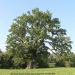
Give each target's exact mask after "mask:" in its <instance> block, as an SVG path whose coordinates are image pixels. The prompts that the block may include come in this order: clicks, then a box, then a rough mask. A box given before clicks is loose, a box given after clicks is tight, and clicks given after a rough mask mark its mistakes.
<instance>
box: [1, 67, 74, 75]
mask: <svg viewBox="0 0 75 75" xmlns="http://www.w3.org/2000/svg"><path fill="white" fill-rule="evenodd" d="M0 75H75V68H46V69H14V70H13V69H0Z"/></svg>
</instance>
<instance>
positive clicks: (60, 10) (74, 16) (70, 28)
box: [0, 0, 75, 53]
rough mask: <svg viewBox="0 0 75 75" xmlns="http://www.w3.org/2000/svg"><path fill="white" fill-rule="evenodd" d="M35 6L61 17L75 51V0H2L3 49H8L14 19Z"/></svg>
mask: <svg viewBox="0 0 75 75" xmlns="http://www.w3.org/2000/svg"><path fill="white" fill-rule="evenodd" d="M34 8H39V9H40V10H42V11H46V10H49V11H50V12H51V13H52V16H53V17H56V18H59V20H60V22H61V27H62V28H65V29H66V30H67V34H68V36H69V37H70V38H71V40H72V41H73V43H72V52H74V53H75V34H74V33H75V0H0V48H1V50H2V51H5V50H6V38H7V35H8V34H9V32H8V30H9V29H10V27H11V24H12V22H13V20H14V19H15V18H16V17H17V16H20V15H22V14H23V13H25V12H27V11H28V10H29V11H31V10H32V9H34Z"/></svg>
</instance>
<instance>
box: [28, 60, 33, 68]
mask: <svg viewBox="0 0 75 75" xmlns="http://www.w3.org/2000/svg"><path fill="white" fill-rule="evenodd" d="M30 68H32V62H31V61H29V62H28V63H27V69H30Z"/></svg>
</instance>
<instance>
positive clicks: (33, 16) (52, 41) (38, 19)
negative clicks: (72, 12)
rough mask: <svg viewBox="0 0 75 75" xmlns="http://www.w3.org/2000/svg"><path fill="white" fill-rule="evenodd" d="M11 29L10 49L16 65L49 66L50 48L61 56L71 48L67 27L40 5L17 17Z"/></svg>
mask: <svg viewBox="0 0 75 75" xmlns="http://www.w3.org/2000/svg"><path fill="white" fill-rule="evenodd" d="M9 32H10V34H9V35H8V36H7V53H8V55H9V56H10V57H11V56H12V57H13V59H12V60H13V63H14V65H15V66H16V67H19V66H23V67H25V68H26V65H27V68H36V67H48V57H49V55H50V52H52V53H53V54H55V55H60V56H62V55H63V54H65V53H69V52H70V49H71V41H70V39H69V37H67V35H66V30H65V29H62V28H61V26H60V22H59V19H58V18H52V15H51V13H50V12H49V11H47V12H43V11H40V10H39V9H38V8H36V9H33V10H32V12H30V11H28V13H25V14H23V15H22V16H19V17H17V18H16V19H15V20H14V22H13V24H12V25H11V28H10V30H9ZM46 44H49V47H48V46H47V45H46ZM48 50H50V52H49V51H48ZM24 65H25V66H24Z"/></svg>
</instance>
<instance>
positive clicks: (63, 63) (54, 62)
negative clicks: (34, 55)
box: [0, 51, 75, 69]
mask: <svg viewBox="0 0 75 75" xmlns="http://www.w3.org/2000/svg"><path fill="white" fill-rule="evenodd" d="M15 59H16V60H15V62H16V63H14V58H13V56H9V54H7V53H6V52H2V51H0V68H1V69H14V68H27V61H25V60H23V61H22V60H20V59H22V58H15ZM43 60H44V59H43ZM40 62H41V63H40ZM39 63H40V64H39V65H37V67H35V68H54V67H75V54H73V53H71V54H70V55H67V56H66V55H63V56H55V55H50V56H49V57H48V61H47V62H46V63H43V62H42V61H39Z"/></svg>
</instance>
